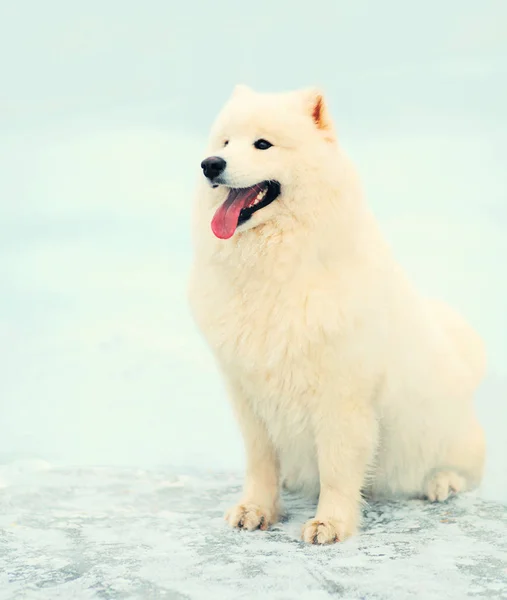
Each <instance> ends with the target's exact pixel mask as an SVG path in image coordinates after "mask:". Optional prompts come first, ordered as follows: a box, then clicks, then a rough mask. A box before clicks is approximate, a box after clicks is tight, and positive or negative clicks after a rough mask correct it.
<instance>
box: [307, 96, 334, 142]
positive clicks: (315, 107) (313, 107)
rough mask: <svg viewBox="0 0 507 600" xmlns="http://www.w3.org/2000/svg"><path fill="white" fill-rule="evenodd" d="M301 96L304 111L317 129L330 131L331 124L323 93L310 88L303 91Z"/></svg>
mask: <svg viewBox="0 0 507 600" xmlns="http://www.w3.org/2000/svg"><path fill="white" fill-rule="evenodd" d="M301 94H302V97H303V101H304V106H305V110H306V112H307V113H308V114H309V115H310V116H311V117H312V119H313V122H314V123H315V126H316V127H317V129H321V130H322V131H329V132H330V131H332V130H333V122H332V121H331V116H330V114H329V111H328V108H327V105H326V101H325V100H324V95H323V93H322V92H321V91H320V90H318V89H316V88H310V89H306V90H303V91H302V93H301Z"/></svg>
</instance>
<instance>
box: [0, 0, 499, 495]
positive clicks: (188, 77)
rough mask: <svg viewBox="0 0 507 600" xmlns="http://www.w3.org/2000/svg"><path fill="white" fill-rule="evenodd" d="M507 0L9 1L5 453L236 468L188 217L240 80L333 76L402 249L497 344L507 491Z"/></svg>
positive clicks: (276, 84) (487, 401)
mask: <svg viewBox="0 0 507 600" xmlns="http://www.w3.org/2000/svg"><path fill="white" fill-rule="evenodd" d="M506 20H507V4H506V3H505V2H503V1H500V0H499V1H497V2H494V1H485V2H479V1H477V2H466V1H461V2H458V1H457V0H455V1H447V2H441V1H438V2H437V1H434V0H431V1H427V2H424V3H423V4H417V3H406V2H402V1H401V0H397V1H395V0H389V1H386V2H374V1H370V2H365V1H357V0H355V1H354V2H345V1H344V0H340V1H333V0H329V1H327V2H324V1H315V0H314V1H312V2H311V3H305V5H302V4H301V5H298V4H296V3H292V2H291V3H289V2H275V1H273V0H269V1H265V0H262V1H260V0H258V1H256V2H249V3H244V2H239V1H232V0H230V1H223V0H214V1H213V2H199V3H197V2H173V1H172V0H171V1H170V2H167V1H162V0H158V1H148V2H136V3H134V2H127V3H125V2H120V1H119V0H110V1H109V2H107V1H106V2H104V1H101V2H98V1H96V0H91V1H90V0H89V1H87V2H81V3H79V7H78V6H77V4H76V3H71V2H68V1H63V0H62V1H57V0H48V1H46V2H36V1H35V0H34V1H31V2H28V1H23V0H20V1H19V2H16V3H14V2H11V3H6V2H3V3H2V4H1V7H0V353H1V362H0V364H1V377H0V459H3V460H11V459H12V458H16V457H20V456H37V457H41V458H45V459H47V460H49V461H51V462H56V463H61V462H63V463H93V464H112V463H114V464H129V463H130V464H153V463H178V464H200V465H207V466H210V467H212V468H213V467H218V466H220V467H222V466H223V467H236V466H241V464H242V446H241V441H240V438H239V435H238V433H237V430H236V427H235V424H234V422H233V419H232V417H231V414H230V410H229V407H228V404H227V401H226V399H225V396H224V391H223V388H222V384H221V382H220V380H219V378H218V376H217V374H216V372H215V369H214V366H213V363H212V361H211V358H210V356H209V354H208V352H207V350H206V348H205V346H204V344H203V343H202V341H201V340H200V338H199V336H198V334H197V333H196V331H195V329H194V327H193V325H192V323H191V320H190V317H189V314H188V310H187V306H186V298H185V278H186V272H187V269H188V265H189V260H190V245H189V209H190V204H191V199H192V190H193V187H194V183H195V179H196V177H198V176H199V172H198V171H199V169H198V164H199V161H200V159H201V158H202V157H203V156H202V153H203V149H204V142H205V137H206V135H207V131H208V128H209V125H210V123H211V121H212V119H213V117H214V116H215V114H216V112H217V110H218V109H219V108H220V106H221V105H222V103H223V102H224V100H225V99H226V97H227V96H228V95H229V93H230V91H231V89H232V87H233V86H234V84H236V83H237V82H244V83H248V84H250V85H252V86H253V87H256V88H259V89H263V90H284V89H291V88H295V87H299V86H306V85H314V84H316V85H320V86H322V88H323V89H324V90H325V92H326V94H327V98H328V101H329V103H330V107H331V110H332V113H333V116H334V117H335V120H336V122H337V129H338V132H339V136H340V138H341V141H342V143H343V145H344V146H345V147H346V148H347V149H348V151H349V153H350V154H351V155H352V157H353V158H354V160H355V162H356V164H357V167H358V169H359V171H360V172H361V174H362V177H363V180H364V186H365V189H366V193H367V195H368V199H369V201H370V203H371V206H372V207H373V209H374V211H375V213H376V214H377V216H378V218H379V219H380V222H381V224H382V227H383V229H384V231H385V233H386V235H387V236H388V237H389V239H390V241H391V243H392V244H393V246H394V248H395V250H396V252H397V255H398V257H399V258H400V260H401V261H402V263H403V264H404V266H405V267H406V268H407V269H408V271H409V272H410V274H411V276H412V277H413V278H414V280H415V281H416V282H417V283H418V285H419V286H420V287H421V289H423V290H424V291H426V292H428V293H431V294H432V295H436V296H439V297H441V298H443V299H446V300H448V301H450V302H452V303H453V304H454V305H456V306H458V307H459V308H460V309H461V310H462V312H463V313H464V314H465V315H466V316H467V317H468V318H469V320H470V321H471V322H472V323H473V324H474V325H475V326H476V327H477V328H478V330H479V331H480V332H481V333H482V335H483V336H484V338H485V339H486V341H487V344H488V349H489V353H490V374H489V378H488V381H487V382H486V383H485V385H484V386H483V388H482V390H481V394H480V397H479V401H478V406H479V410H480V413H481V417H482V419H483V422H484V423H485V425H486V427H487V432H488V438H489V444H490V459H489V463H488V475H487V478H486V481H485V485H484V493H485V495H487V496H489V497H496V498H502V499H504V500H507V442H506V440H507V435H506V432H505V430H506V429H507V365H506V359H507V323H506V316H505V315H506V309H507V284H506V276H505V271H506V270H507V269H506V267H505V264H506V259H507V236H506V226H507V208H506V207H507V170H506V168H505V161H506V158H507V154H506V150H505V148H506V144H507V89H506V88H507V86H506V75H507V33H506V32H507V29H506V27H505V22H506Z"/></svg>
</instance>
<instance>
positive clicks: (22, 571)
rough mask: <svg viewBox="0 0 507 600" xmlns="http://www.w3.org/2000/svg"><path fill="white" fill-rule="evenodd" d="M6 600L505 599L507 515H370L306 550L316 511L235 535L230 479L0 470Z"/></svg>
mask: <svg viewBox="0 0 507 600" xmlns="http://www.w3.org/2000/svg"><path fill="white" fill-rule="evenodd" d="M0 488H1V489H0V600H7V599H9V600H11V599H12V600H15V599H27V600H29V599H32V598H34V599H41V600H42V599H48V600H49V599H51V600H56V599H58V598H62V599H71V598H77V599H92V598H104V599H105V598H131V599H134V598H135V599H143V600H150V599H152V598H153V599H157V598H168V599H172V600H185V599H197V600H199V599H203V600H204V599H206V600H213V599H217V600H219V599H224V600H227V599H231V600H232V599H234V600H236V599H240V598H248V599H250V598H251V599H256V598H259V599H261V598H267V599H273V600H274V599H280V600H281V599H287V600H293V599H298V598H304V599H305V600H317V599H321V598H322V599H323V598H329V597H337V598H347V599H356V598H357V599H359V598H368V599H382V598H385V599H392V598H432V599H433V598H435V599H440V600H445V599H448V598H456V599H463V598H465V597H483V598H507V507H505V506H503V505H501V504H494V503H489V502H485V501H484V500H481V499H479V498H477V497H475V496H473V495H467V496H462V497H460V498H453V499H451V500H450V501H448V502H447V503H445V504H442V505H430V504H428V503H424V502H419V501H410V502H404V503H402V502H400V503H387V504H385V503H384V504H372V505H370V506H369V507H367V508H366V509H365V526H364V529H363V531H362V533H361V534H360V535H359V536H357V537H356V538H355V539H352V540H350V541H348V542H346V543H343V544H340V545H335V546H332V547H331V546H329V547H310V546H305V545H303V544H302V543H301V542H300V541H299V531H300V527H301V524H302V523H303V522H304V521H305V520H306V519H307V518H309V517H311V516H313V510H314V506H312V503H311V502H309V501H306V500H302V499H301V498H299V497H297V496H287V497H286V498H285V504H286V509H287V513H288V514H287V519H286V520H285V521H284V522H283V523H281V524H279V525H277V526H276V527H275V528H274V529H273V530H271V531H269V532H260V531H257V532H254V533H244V532H239V531H233V530H231V529H229V528H228V527H227V526H226V525H225V523H224V521H223V511H224V509H225V508H226V507H228V506H229V505H230V504H232V503H234V502H235V501H236V500H237V499H238V496H239V492H240V488H241V478H240V477H239V475H238V474H228V473H216V472H215V473H213V472H197V471H194V472H192V471H187V472H186V473H185V474H182V473H181V472H177V471H174V470H171V469H163V470H162V469H160V470H153V469H151V470H141V469H135V470H134V469H119V468H86V469H84V468H82V469H76V468H74V469H70V468H51V467H50V465H48V464H47V463H45V462H43V461H38V462H34V461H29V462H26V461H25V462H21V461H18V462H16V463H12V464H10V465H4V466H0Z"/></svg>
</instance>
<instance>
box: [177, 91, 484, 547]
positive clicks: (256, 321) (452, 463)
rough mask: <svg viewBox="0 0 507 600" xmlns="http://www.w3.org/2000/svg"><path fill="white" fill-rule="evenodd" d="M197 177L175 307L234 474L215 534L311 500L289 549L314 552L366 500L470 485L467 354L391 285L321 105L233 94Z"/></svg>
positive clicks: (338, 534)
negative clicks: (237, 432)
mask: <svg viewBox="0 0 507 600" xmlns="http://www.w3.org/2000/svg"><path fill="white" fill-rule="evenodd" d="M201 168H202V171H203V173H202V177H201V183H200V185H199V188H198V193H197V194H196V199H195V206H194V219H193V244H194V258H193V267H192V273H191V277H190V289H189V297H190V304H191V309H192V312H193V315H194V318H195V320H196V322H197V325H198V327H199V328H200V330H201V331H202V333H203V335H204V336H205V338H206V340H207V342H208V344H209V346H210V348H211V350H212V352H213V354H214V356H215V358H216V362H217V366H218V368H219V370H220V372H221V374H222V375H223V378H224V380H225V383H226V388H227V390H228V393H229V396H230V400H231V402H232V406H233V408H234V412H235V414H236V417H237V421H238V424H239V427H240V429H241V432H242V435H243V438H244V444H245V451H246V460H247V464H246V476H245V484H244V490H243V495H242V497H241V499H240V500H239V503H238V504H237V505H236V506H234V507H233V508H231V509H230V510H229V511H228V513H227V514H226V519H227V521H228V522H229V524H230V525H231V526H233V527H239V528H241V529H246V530H254V529H257V528H260V529H267V528H268V527H269V526H270V525H271V524H273V523H275V522H276V521H277V519H278V518H279V516H280V511H281V504H280V489H281V487H282V486H284V487H285V488H287V489H289V490H301V491H302V492H308V493H315V494H316V495H317V494H318V506H317V511H316V514H315V518H313V519H311V520H310V521H308V522H307V523H306V524H304V525H303V529H302V539H303V540H305V541H306V542H309V543H314V544H325V543H330V542H336V541H341V540H345V539H346V538H347V537H348V536H351V535H353V534H354V533H355V532H356V531H357V528H358V526H359V525H360V515H361V512H362V511H361V507H362V502H363V498H365V497H366V498H368V497H370V498H379V497H388V496H391V497H392V496H394V495H396V496H405V497H420V498H427V499H428V500H430V501H444V500H446V499H447V497H448V496H449V495H450V494H454V493H457V492H460V491H464V490H467V489H471V488H473V487H476V486H477V485H478V484H479V482H480V480H481V477H482V472H483V463H484V456H485V443H484V437H483V430H482V428H481V426H480V425H479V423H478V421H477V419H476V416H475V412H474V407H473V395H474V392H475V390H476V388H477V386H478V384H479V382H480V380H481V379H482V377H483V374H484V371H485V353H484V348H483V345H482V342H481V340H480V338H479V337H478V335H477V334H476V333H475V332H474V331H473V330H472V329H471V328H470V327H469V326H468V325H467V323H466V322H465V321H464V320H463V319H462V318H461V317H460V316H459V315H458V314H456V313H455V312H454V311H453V310H452V309H450V308H448V307H447V306H446V305H445V304H443V303H439V302H436V301H433V300H430V299H427V298H425V297H423V296H422V295H420V294H419V293H418V292H417V290H416V289H414V287H413V285H412V284H411V282H410V281H409V280H408V278H407V277H406V276H405V274H404V273H403V271H402V269H401V268H400V266H399V264H398V263H397V262H396V260H395V258H394V257H393V254H392V252H391V250H390V248H389V246H388V244H387V243H386V242H385V241H384V239H383V237H382V235H381V233H380V231H379V228H378V226H377V224H376V221H375V218H374V217H373V215H372V213H371V212H370V211H369V210H368V208H367V206H366V205H365V203H364V202H363V199H362V196H361V191H360V186H359V184H358V180H357V178H356V175H355V172H354V170H353V168H352V166H351V164H350V163H349V161H348V159H347V158H346V156H345V155H344V154H343V152H342V150H341V149H340V146H339V144H338V142H337V137H336V134H335V130H334V127H333V123H332V121H331V118H330V115H329V112H328V108H327V105H326V102H325V100H324V98H323V96H322V94H321V93H320V92H319V91H318V90H313V89H308V90H302V91H295V92H289V93H280V94H264V93H262V94H261V93H257V92H255V91H253V90H251V89H249V88H247V87H245V86H238V87H236V89H235V90H234V92H233V94H232V96H231V98H230V99H229V101H228V102H227V104H226V106H225V107H224V108H223V110H222V111H221V113H220V114H219V115H218V117H217V119H216V122H215V124H214V126H213V128H212V132H211V137H210V140H209V148H208V151H207V154H206V158H204V160H203V161H202V164H201Z"/></svg>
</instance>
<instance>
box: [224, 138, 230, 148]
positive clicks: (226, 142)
mask: <svg viewBox="0 0 507 600" xmlns="http://www.w3.org/2000/svg"><path fill="white" fill-rule="evenodd" d="M228 143H229V140H225V141H224V148H225V147H226V146H227V144H228Z"/></svg>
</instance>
